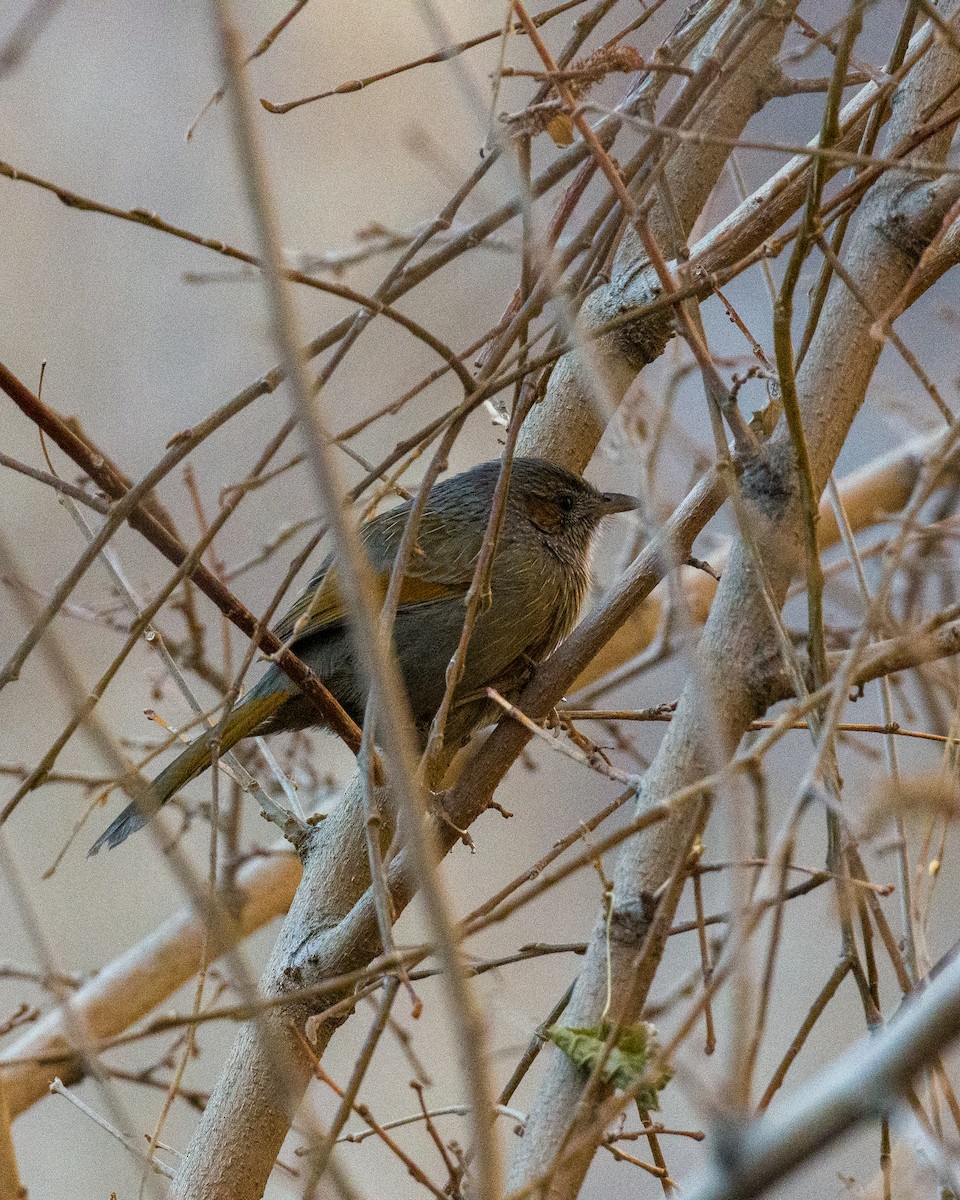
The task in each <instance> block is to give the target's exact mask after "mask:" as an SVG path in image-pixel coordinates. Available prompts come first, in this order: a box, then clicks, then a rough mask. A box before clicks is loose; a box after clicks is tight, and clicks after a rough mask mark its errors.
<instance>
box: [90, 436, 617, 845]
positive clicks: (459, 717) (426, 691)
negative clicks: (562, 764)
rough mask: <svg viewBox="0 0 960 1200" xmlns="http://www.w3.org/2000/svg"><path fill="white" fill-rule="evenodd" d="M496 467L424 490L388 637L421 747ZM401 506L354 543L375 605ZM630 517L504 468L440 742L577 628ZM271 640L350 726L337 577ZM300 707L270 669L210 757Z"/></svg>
mask: <svg viewBox="0 0 960 1200" xmlns="http://www.w3.org/2000/svg"><path fill="white" fill-rule="evenodd" d="M500 470H501V463H500V462H499V461H498V460H494V461H491V462H485V463H480V464H479V465H477V466H475V467H473V468H471V469H470V470H467V471H464V472H462V473H461V474H458V475H454V476H452V477H450V478H448V479H445V480H442V481H440V482H439V483H436V484H434V486H433V488H432V489H431V491H430V494H429V496H428V497H427V501H426V504H425V505H424V508H423V512H422V515H421V519H420V524H419V528H418V531H417V542H416V546H415V548H414V551H413V553H412V554H411V556H410V561H409V564H408V566H407V568H406V571H405V575H404V579H403V584H402V587H401V590H400V600H399V605H398V608H397V614H396V619H395V621H394V626H393V648H394V652H395V654H396V658H397V663H398V666H399V669H400V673H401V676H402V679H403V681H404V685H405V688H406V692H407V697H408V699H409V702H410V711H411V714H412V717H413V721H414V725H415V727H416V731H417V735H418V738H419V740H420V745H421V748H422V747H423V746H424V745H425V742H426V737H427V734H428V731H429V728H430V723H431V721H432V720H433V717H434V715H435V714H436V712H437V710H438V709H439V707H440V704H441V702H442V699H443V695H444V691H445V689H446V671H447V666H448V664H449V662H450V659H451V657H452V656H453V654H454V652H455V650H456V648H457V645H458V643H459V640H460V635H461V632H462V629H463V625H464V620H465V617H466V595H467V591H468V589H469V587H470V584H471V582H472V579H473V574H474V568H475V566H476V562H477V558H478V555H479V553H480V549H481V546H482V544H483V540H484V535H485V533H486V529H487V524H488V520H489V517H490V511H491V506H492V503H493V497H494V490H495V488H496V485H497V480H498V478H499V476H500ZM412 503H413V501H412V500H408V501H406V502H404V503H402V504H399V505H397V506H396V507H395V508H392V509H390V510H388V511H387V512H384V513H382V514H380V515H379V516H376V517H373V518H372V519H370V520H368V521H366V522H364V524H363V525H362V526H361V527H360V539H361V543H362V545H363V548H364V550H365V552H366V555H367V558H368V560H369V563H370V567H371V571H372V576H373V578H374V580H375V585H376V588H377V595H376V599H377V600H378V601H379V602H380V603H382V601H383V599H384V597H385V595H386V591H387V586H388V583H389V580H390V573H391V570H392V567H393V563H394V560H395V558H396V554H397V550H398V548H399V545H400V539H401V537H402V535H403V531H404V527H405V524H406V520H407V517H408V515H409V512H410V507H411V505H412ZM638 507H640V501H639V500H637V499H636V498H635V497H633V496H628V495H624V494H623V493H620V492H600V491H598V490H597V489H596V488H594V487H593V486H592V485H591V484H589V483H587V482H586V480H584V479H582V478H581V477H580V476H578V475H575V474H573V473H572V472H570V471H568V470H566V469H564V468H563V467H560V466H558V465H556V464H554V463H551V462H548V461H547V460H545V459H539V458H515V459H514V460H513V463H512V467H511V474H510V482H509V488H508V491H507V499H506V504H505V509H504V516H503V523H502V526H501V531H500V536H499V539H498V542H497V546H496V551H495V553H494V556H493V565H492V569H491V574H490V587H489V595H488V596H487V597H485V603H484V604H482V605H481V606H480V609H479V613H478V616H477V619H476V624H475V626H474V629H473V633H472V636H471V638H470V643H469V646H468V650H467V654H466V659H465V663H464V670H463V675H462V678H461V680H460V682H459V684H458V686H457V688H456V691H455V692H454V694H453V703H452V705H451V708H450V714H449V717H448V720H447V725H446V728H445V731H444V741H445V743H446V744H447V745H449V746H452V747H454V748H457V747H459V746H461V745H463V744H465V743H466V741H468V740H469V738H470V737H471V736H472V734H473V733H474V732H476V730H477V729H478V728H480V727H482V726H483V725H486V724H492V723H493V721H494V720H495V718H496V716H497V714H498V711H499V710H498V708H497V706H496V705H495V704H493V703H492V702H491V701H490V700H489V699H488V697H487V693H486V688H487V687H494V688H496V690H497V691H498V692H500V693H502V694H503V695H507V696H509V695H510V694H512V693H516V691H517V690H518V689H519V687H520V686H521V685H522V684H523V683H524V682H525V680H526V679H527V678H528V677H529V675H530V672H531V669H532V668H533V667H534V666H535V665H536V664H537V663H539V662H541V661H542V660H543V659H544V658H545V657H546V656H547V655H548V654H549V653H550V652H551V651H552V650H554V649H555V648H556V646H557V645H558V644H559V643H560V642H561V641H562V640H563V639H564V638H565V637H566V636H567V634H568V633H569V632H570V631H571V630H572V628H573V626H574V625H575V624H576V621H577V618H578V616H579V613H580V609H581V607H582V605H583V601H584V599H585V598H586V594H587V591H588V588H589V582H590V548H591V542H592V540H593V536H594V534H595V533H596V531H597V527H598V526H599V524H600V522H601V521H602V520H603V519H604V518H605V517H607V516H610V515H612V514H613V513H620V512H626V511H628V510H630V509H635V508H638ZM274 632H275V633H276V635H277V637H278V638H280V639H281V641H283V642H285V643H286V644H288V645H289V646H290V647H291V648H292V649H293V650H294V651H295V652H296V654H298V655H299V656H300V658H302V659H303V661H304V662H305V663H306V664H307V665H308V666H309V667H310V668H311V669H312V670H313V671H314V673H315V674H316V675H317V676H318V677H319V678H320V679H321V680H322V681H323V683H324V685H325V686H326V687H327V688H328V689H329V691H330V692H331V693H332V694H333V695H334V696H335V697H336V699H337V700H338V701H339V702H340V704H341V705H342V706H343V708H344V709H345V710H346V711H347V713H348V714H349V715H350V716H351V717H352V719H353V720H354V721H355V722H357V724H360V723H361V722H362V721H363V714H364V710H365V707H366V700H367V685H366V682H365V680H364V678H363V674H362V671H361V669H360V667H359V665H358V661H357V655H356V653H355V650H354V647H353V644H352V641H351V633H350V628H349V619H348V614H347V609H346V604H345V601H344V593H343V590H342V589H341V587H340V568H339V566H338V564H337V562H336V559H335V557H334V555H333V554H331V555H328V556H327V558H326V559H325V560H324V561H323V563H322V564H321V566H320V568H319V570H318V571H317V572H316V574H314V576H313V577H312V578H311V579H310V581H309V582H308V583H307V585H306V587H305V588H304V590H303V591H302V592H301V594H300V595H299V596H298V597H297V599H296V600H295V601H294V602H293V604H292V605H291V606H290V608H289V610H288V611H287V612H286V613H285V614H284V615H283V616H282V617H281V618H280V620H279V621H278V622H277V624H276V625H275V627H274ZM321 723H322V722H321V718H320V716H319V714H318V712H317V710H316V708H315V707H314V706H313V704H312V703H311V701H310V700H309V699H308V698H307V697H306V696H304V695H303V693H302V692H301V691H300V690H299V688H298V687H297V685H296V684H295V683H294V682H293V681H292V680H291V679H289V678H288V676H286V675H285V674H284V673H283V672H282V671H281V670H280V668H279V667H278V666H277V665H276V664H275V663H272V664H271V665H270V666H269V667H268V669H267V671H266V672H265V674H264V675H263V676H262V678H261V679H260V680H259V682H258V683H256V684H255V685H254V686H253V687H252V688H251V689H250V691H248V692H247V693H246V694H245V695H244V696H243V697H242V699H241V700H240V701H239V702H238V703H237V704H236V705H235V706H234V708H233V710H232V712H231V713H230V714H229V715H228V716H227V718H226V721H225V722H224V723H223V724H222V727H221V728H220V753H223V752H225V751H227V750H229V749H230V748H231V747H232V746H234V745H235V744H236V743H237V742H238V741H240V740H241V739H242V738H247V737H259V736H263V735H269V734H273V733H279V732H281V731H290V730H298V729H306V728H309V727H312V726H316V725H319V724H321ZM213 734H214V730H213V729H212V728H211V729H208V730H206V731H205V732H203V733H202V734H200V735H199V736H198V737H197V738H196V739H195V740H194V741H193V742H191V743H190V745H189V746H187V748H186V749H185V750H183V751H182V753H181V754H180V755H179V756H178V757H177V758H176V759H174V761H173V762H172V763H170V765H169V766H167V767H166V768H165V769H164V770H162V771H161V772H160V774H159V775H158V776H157V777H156V779H154V780H153V782H152V783H151V784H149V785H148V786H147V788H146V790H145V792H143V793H142V794H141V795H140V796H138V798H137V800H136V801H135V802H134V803H132V804H130V805H128V807H127V808H125V809H124V811H123V812H122V813H120V815H119V816H118V817H117V818H116V819H115V820H114V821H113V823H112V824H111V825H110V826H109V827H108V828H107V829H106V830H105V832H104V833H103V834H101V836H100V837H99V838H98V839H97V840H96V842H94V844H93V846H92V847H91V848H90V850H89V852H88V855H93V854H96V853H97V852H98V851H99V850H100V849H101V848H102V847H103V846H105V845H106V846H109V847H111V848H113V847H115V846H119V845H120V843H121V842H123V841H125V840H126V838H127V837H129V835H130V834H131V833H133V832H135V831H136V830H137V829H140V828H142V827H143V826H144V825H145V824H146V823H147V821H148V820H149V819H150V817H151V816H152V815H153V814H154V813H155V812H156V811H157V810H159V809H160V807H161V806H162V805H164V804H165V803H166V802H167V801H168V800H169V799H170V798H171V797H172V796H174V795H176V793H177V792H178V791H179V790H180V789H181V788H182V787H183V786H184V785H185V784H187V783H189V782H190V781H191V780H192V779H195V778H196V777H197V776H198V775H200V774H201V773H202V772H203V771H205V770H206V769H207V767H209V766H210V762H211V741H212V738H213Z"/></svg>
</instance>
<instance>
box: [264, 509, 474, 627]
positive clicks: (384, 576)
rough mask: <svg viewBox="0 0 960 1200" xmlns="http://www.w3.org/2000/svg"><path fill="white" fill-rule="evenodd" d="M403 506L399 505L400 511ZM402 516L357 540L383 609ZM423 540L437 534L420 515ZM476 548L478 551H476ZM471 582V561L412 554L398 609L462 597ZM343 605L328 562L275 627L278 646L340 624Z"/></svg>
mask: <svg viewBox="0 0 960 1200" xmlns="http://www.w3.org/2000/svg"><path fill="white" fill-rule="evenodd" d="M405 507H406V506H403V508H405ZM405 517H406V514H405V512H403V511H402V509H392V510H391V511H390V512H388V513H384V514H383V515H382V516H380V517H375V518H374V520H372V521H368V522H367V524H366V525H364V526H363V528H362V530H361V537H362V540H363V542H364V545H365V549H366V550H367V554H368V557H369V558H370V565H371V570H372V572H373V579H374V588H375V594H374V597H373V599H374V600H375V602H376V604H377V606H378V607H379V606H380V605H382V604H383V601H384V599H385V598H386V594H387V587H388V585H389V583H390V571H391V569H392V566H393V560H394V557H395V555H396V551H397V547H398V545H399V542H400V538H401V536H402V534H403V526H404V520H405ZM424 524H425V526H426V527H424V528H423V534H424V537H425V538H427V539H430V540H432V538H431V535H433V536H436V534H437V533H438V532H440V531H439V530H434V529H432V528H430V526H432V524H433V522H431V521H430V520H429V517H428V516H427V515H425V517H424ZM478 548H479V547H478ZM472 577H473V562H472V561H471V562H469V563H464V562H462V561H458V559H457V558H456V557H452V556H450V555H449V554H447V555H443V554H429V553H423V552H418V551H416V550H415V551H414V553H413V555H412V556H411V562H410V566H409V567H408V569H407V574H406V576H405V577H404V580H403V585H402V587H401V589H400V606H401V607H406V606H407V605H411V604H426V603H429V602H430V601H432V600H445V599H449V598H450V597H452V596H463V595H464V594H465V593H466V590H467V588H468V587H469V585H470V580H471V579H472ZM347 613H348V605H347V602H346V600H345V598H344V595H343V590H342V588H341V586H340V576H339V571H338V568H337V565H336V563H335V562H333V561H332V559H330V558H328V559H327V560H326V562H324V564H323V565H322V566H321V568H320V570H319V571H318V572H317V573H316V574H315V575H314V576H313V578H312V579H311V580H310V582H309V583H308V584H307V586H306V587H305V588H304V589H303V591H302V592H301V593H300V595H299V596H298V597H297V599H296V600H295V601H294V602H293V604H292V605H291V606H290V608H289V609H288V610H287V612H286V613H284V615H283V616H282V617H281V618H280V620H279V621H278V622H277V623H276V625H275V626H274V630H273V631H274V633H275V634H276V635H277V637H278V638H280V639H281V641H284V642H288V641H289V642H294V643H295V642H298V641H300V640H301V639H302V638H305V637H309V636H311V635H312V634H315V633H319V632H321V631H322V630H324V629H329V628H330V627H331V626H334V625H337V624H339V623H340V622H342V621H343V620H344V619H345V618H346V616H347Z"/></svg>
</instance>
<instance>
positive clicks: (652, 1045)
mask: <svg viewBox="0 0 960 1200" xmlns="http://www.w3.org/2000/svg"><path fill="white" fill-rule="evenodd" d="M609 1036H610V1026H609V1025H599V1026H597V1027H595V1028H585V1029H584V1028H581V1029H576V1028H571V1027H569V1026H566V1025H551V1026H550V1028H549V1029H548V1030H547V1031H546V1037H547V1038H548V1039H549V1040H550V1041H551V1042H553V1044H554V1045H555V1046H557V1047H558V1048H559V1049H560V1050H562V1051H563V1053H564V1054H565V1055H566V1056H567V1058H569V1059H570V1061H571V1062H572V1063H574V1064H575V1065H576V1066H578V1067H580V1068H581V1070H583V1071H584V1072H585V1073H587V1074H589V1073H590V1072H591V1071H593V1070H594V1069H595V1068H596V1067H597V1065H598V1064H599V1063H600V1062H603V1066H602V1067H601V1070H600V1077H601V1079H603V1081H604V1083H611V1084H613V1086H614V1087H615V1088H620V1089H621V1090H622V1091H626V1090H627V1089H633V1088H634V1087H635V1086H636V1085H637V1084H641V1087H640V1090H639V1091H638V1092H637V1103H638V1104H639V1105H640V1106H641V1107H642V1108H652V1109H656V1108H659V1107H660V1100H659V1095H658V1093H659V1092H660V1090H661V1088H664V1087H666V1085H667V1083H668V1081H669V1079H670V1072H669V1071H668V1070H666V1068H665V1067H662V1066H660V1065H659V1064H657V1065H655V1066H654V1067H653V1068H651V1065H650V1063H651V1059H654V1058H656V1055H657V1052H658V1051H659V1049H660V1047H659V1045H658V1043H657V1031H656V1029H655V1028H654V1027H653V1026H652V1025H650V1024H649V1023H648V1022H646V1021H638V1022H637V1023H636V1024H635V1025H627V1026H625V1028H623V1029H621V1031H620V1033H619V1036H618V1037H617V1040H616V1043H615V1044H614V1045H613V1047H612V1048H611V1049H610V1052H609V1054H607V1056H606V1058H604V1048H605V1046H606V1044H607V1038H608V1037H609ZM641 1081H642V1082H641Z"/></svg>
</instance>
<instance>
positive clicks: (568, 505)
mask: <svg viewBox="0 0 960 1200" xmlns="http://www.w3.org/2000/svg"><path fill="white" fill-rule="evenodd" d="M560 507H561V509H562V510H563V511H564V512H565V513H568V512H573V497H572V496H561V497H560Z"/></svg>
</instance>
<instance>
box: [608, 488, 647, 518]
mask: <svg viewBox="0 0 960 1200" xmlns="http://www.w3.org/2000/svg"><path fill="white" fill-rule="evenodd" d="M642 504H643V502H642V501H641V500H638V499H637V498H636V496H627V495H625V494H624V493H623V492H603V493H602V494H601V496H600V503H599V506H598V507H599V509H600V515H601V517H609V516H610V514H611V513H619V512H630V511H631V510H632V509H635V508H641V507H642Z"/></svg>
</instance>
